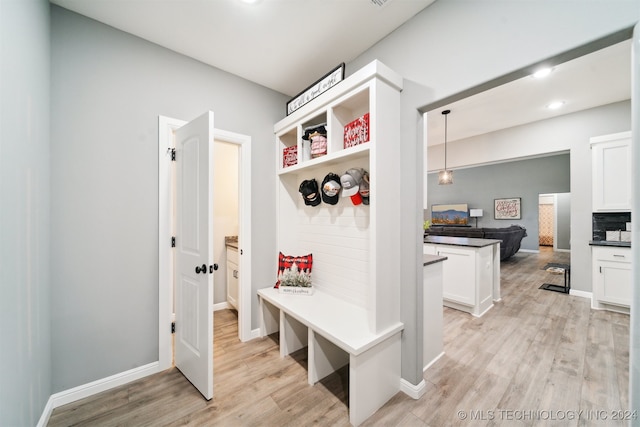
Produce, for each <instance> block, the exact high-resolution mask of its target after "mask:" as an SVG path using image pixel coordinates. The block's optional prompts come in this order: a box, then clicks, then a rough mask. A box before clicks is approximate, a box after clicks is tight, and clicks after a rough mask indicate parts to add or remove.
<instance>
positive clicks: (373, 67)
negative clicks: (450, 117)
mask: <svg viewBox="0 0 640 427" xmlns="http://www.w3.org/2000/svg"><path fill="white" fill-rule="evenodd" d="M402 83H403V80H402V78H401V77H400V76H399V75H398V74H397V73H395V72H394V71H392V70H391V69H389V68H388V67H386V66H385V65H384V64H382V63H381V62H379V61H374V62H372V63H370V64H368V65H367V66H365V67H363V68H362V69H360V70H358V71H356V72H355V73H354V74H352V75H351V76H349V77H347V78H346V79H344V80H342V81H341V82H340V83H338V84H336V85H335V86H333V87H332V88H331V89H329V90H327V91H326V92H324V93H322V94H320V95H318V96H316V97H315V98H313V99H311V100H310V101H309V102H308V103H306V104H305V105H303V106H302V107H300V108H299V109H297V110H295V111H293V112H291V113H290V114H289V115H288V116H287V117H285V118H284V119H282V120H281V121H280V122H278V123H277V124H276V125H275V126H274V132H275V135H276V153H277V155H276V162H277V164H276V173H277V179H276V209H277V215H276V217H277V223H276V241H277V252H276V253H275V254H274V260H275V259H276V257H277V255H278V252H281V253H283V254H285V255H287V256H294V257H295V256H305V255H307V254H312V255H313V267H312V273H311V280H312V287H313V293H312V294H311V295H298V294H285V293H280V291H279V290H278V289H275V288H273V283H274V282H275V279H276V275H275V273H276V272H275V271H274V277H273V281H270V280H269V281H266V282H265V286H268V287H266V288H264V289H261V290H259V291H258V297H259V299H260V321H261V325H260V327H261V334H262V336H266V335H270V334H273V333H276V332H277V331H279V344H280V354H281V356H282V357H287V355H289V354H291V352H294V351H297V350H300V349H303V348H304V347H307V352H308V382H309V384H311V385H313V384H315V383H317V382H318V381H319V380H321V379H322V378H323V377H325V376H327V375H329V374H331V373H332V372H334V371H335V370H337V369H339V368H341V367H343V366H345V365H346V364H349V371H348V372H349V402H348V405H349V420H350V422H351V424H353V425H359V424H361V423H362V422H363V421H364V420H366V419H367V418H368V417H369V416H371V415H372V414H373V413H374V412H376V411H377V410H378V409H379V408H380V407H382V406H383V405H384V404H385V403H386V402H387V401H388V400H389V399H390V398H391V397H392V396H394V395H395V394H396V393H397V392H398V391H399V390H400V369H401V366H400V364H401V335H402V330H403V329H404V325H403V324H402V322H401V321H400V282H401V281H400V271H399V268H398V266H399V265H400V264H401V262H400V261H401V260H400V252H401V251H400V232H399V224H401V218H400V210H401V199H400V192H399V191H398V177H399V176H401V161H400V150H399V149H398V141H399V140H400V91H401V90H402ZM354 123H359V124H360V125H362V124H363V123H366V126H365V127H362V126H359V127H358V128H357V131H358V135H356V136H357V137H358V138H356V139H357V141H356V142H355V143H354V142H353V140H349V141H348V142H349V143H347V139H348V138H347V131H350V132H352V131H353V130H354V129H355V128H354V127H353V124H354ZM316 126H324V127H325V129H326V151H325V152H324V153H322V155H316V156H309V155H308V149H309V147H308V146H305V145H304V144H305V141H304V140H303V136H305V131H308V130H309V129H313V128H314V127H316ZM350 136H353V134H351V135H350ZM351 168H358V169H359V170H364V171H366V172H368V176H369V183H368V184H369V198H368V202H369V204H365V203H360V204H357V203H355V202H353V201H352V200H351V198H350V197H349V196H347V197H342V196H343V194H340V198H339V200H337V202H336V200H335V199H334V200H333V203H330V202H327V201H324V200H323V202H322V203H319V204H316V205H309V204H307V203H305V200H303V198H302V196H301V194H300V189H301V188H300V187H301V183H303V182H304V181H308V180H314V179H315V180H316V181H317V182H318V184H319V185H320V183H322V182H323V178H325V177H327V176H329V174H337V175H338V176H341V175H343V174H345V173H346V171H348V170H350V169H351ZM342 192H343V193H344V184H343V189H342ZM396 227H397V228H396Z"/></svg>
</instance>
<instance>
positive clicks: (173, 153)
mask: <svg viewBox="0 0 640 427" xmlns="http://www.w3.org/2000/svg"><path fill="white" fill-rule="evenodd" d="M171 161H172V162H175V161H176V149H175V148H172V149H171Z"/></svg>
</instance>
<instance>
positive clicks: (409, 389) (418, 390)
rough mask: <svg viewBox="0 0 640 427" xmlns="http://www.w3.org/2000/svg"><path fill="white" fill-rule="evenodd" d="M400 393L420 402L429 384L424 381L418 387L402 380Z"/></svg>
mask: <svg viewBox="0 0 640 427" xmlns="http://www.w3.org/2000/svg"><path fill="white" fill-rule="evenodd" d="M400 391H401V392H403V393H404V394H406V395H407V396H409V397H410V398H412V399H415V400H418V399H420V398H421V397H422V396H424V394H425V393H426V392H427V382H426V381H425V380H424V379H423V380H422V381H420V383H419V384H418V385H414V384H411V383H410V382H409V381H407V380H405V379H404V378H400Z"/></svg>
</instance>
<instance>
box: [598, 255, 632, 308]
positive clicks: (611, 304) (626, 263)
mask: <svg viewBox="0 0 640 427" xmlns="http://www.w3.org/2000/svg"><path fill="white" fill-rule="evenodd" d="M591 255H592V265H593V304H592V305H593V307H594V308H600V309H609V310H613V311H620V312H623V313H628V312H629V307H630V305H631V298H632V292H631V291H632V289H631V248H624V247H608V246H592V247H591Z"/></svg>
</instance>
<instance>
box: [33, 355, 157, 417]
mask: <svg viewBox="0 0 640 427" xmlns="http://www.w3.org/2000/svg"><path fill="white" fill-rule="evenodd" d="M159 371H160V369H159V365H158V362H153V363H149V364H147V365H143V366H140V367H137V368H133V369H130V370H128V371H124V372H120V373H119V374H115V375H111V376H110V377H106V378H102V379H99V380H96V381H92V382H90V383H87V384H84V385H80V386H77V387H74V388H71V389H69V390H65V391H61V392H58V393H54V394H52V395H51V397H49V400H48V401H47V405H46V406H45V408H44V411H43V413H42V416H41V417H40V421H39V422H38V424H37V425H38V427H40V426H42V427H44V426H46V425H47V424H48V422H49V418H50V417H51V413H52V412H53V410H54V409H55V408H58V407H60V406H62V405H66V404H68V403H73V402H76V401H78V400H80V399H84V398H86V397H89V396H93V395H94V394H98V393H102V392H103V391H106V390H110V389H112V388H115V387H118V386H121V385H124V384H127V383H130V382H132V381H135V380H139V379H140V378H144V377H147V376H149V375H153V374H155V373H157V372H159Z"/></svg>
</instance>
